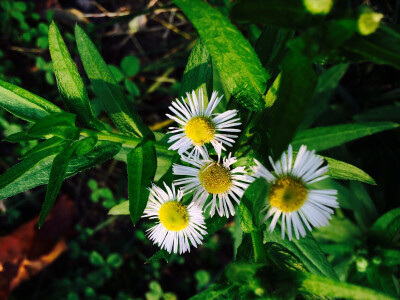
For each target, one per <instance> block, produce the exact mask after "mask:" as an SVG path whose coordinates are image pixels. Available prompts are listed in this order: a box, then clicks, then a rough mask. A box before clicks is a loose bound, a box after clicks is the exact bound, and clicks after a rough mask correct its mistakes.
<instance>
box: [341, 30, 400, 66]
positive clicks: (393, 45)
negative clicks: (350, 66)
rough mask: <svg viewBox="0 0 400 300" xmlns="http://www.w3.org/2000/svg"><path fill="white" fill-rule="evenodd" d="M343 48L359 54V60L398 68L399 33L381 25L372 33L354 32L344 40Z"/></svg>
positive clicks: (399, 58) (399, 63) (399, 64)
mask: <svg viewBox="0 0 400 300" xmlns="http://www.w3.org/2000/svg"><path fill="white" fill-rule="evenodd" d="M343 48H344V49H345V50H346V51H348V52H352V54H353V56H354V54H356V55H358V56H359V58H360V59H359V60H362V61H372V62H375V63H378V64H387V65H389V66H393V67H395V68H396V69H398V70H399V69H400V33H399V32H398V31H396V30H394V29H391V28H390V27H387V26H385V25H381V26H380V28H379V29H378V30H377V31H376V32H375V33H373V34H371V35H367V36H362V35H360V34H355V35H353V36H352V38H351V39H349V40H348V41H346V43H345V44H344V45H343Z"/></svg>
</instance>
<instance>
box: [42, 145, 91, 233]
mask: <svg viewBox="0 0 400 300" xmlns="http://www.w3.org/2000/svg"><path fill="white" fill-rule="evenodd" d="M83 144H89V145H93V138H86V139H83V140H79V141H76V142H74V143H72V144H71V145H70V146H69V147H68V148H66V149H64V150H63V151H61V152H60V153H59V154H57V155H56V157H55V158H54V161H53V165H52V167H51V171H50V175H49V183H48V185H47V191H46V196H45V198H44V202H43V204H42V209H41V211H40V215H39V222H38V223H39V228H40V227H42V225H43V223H44V221H45V220H46V218H47V216H48V214H49V212H50V210H51V208H52V207H53V204H54V202H55V201H56V197H57V195H58V192H59V191H60V188H61V184H62V182H63V181H64V179H65V175H66V173H67V167H68V163H69V161H70V159H71V157H72V156H73V155H74V154H75V153H76V150H77V149H78V148H79V147H81V146H82V145H83Z"/></svg>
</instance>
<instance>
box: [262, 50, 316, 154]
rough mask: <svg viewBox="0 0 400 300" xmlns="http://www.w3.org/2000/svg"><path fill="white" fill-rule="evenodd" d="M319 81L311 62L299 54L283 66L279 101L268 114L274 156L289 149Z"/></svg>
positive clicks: (290, 56)
mask: <svg viewBox="0 0 400 300" xmlns="http://www.w3.org/2000/svg"><path fill="white" fill-rule="evenodd" d="M316 84H317V77H316V74H315V72H314V70H313V66H312V64H311V61H309V60H308V59H307V58H305V57H303V56H302V55H300V54H298V53H291V54H289V55H288V56H287V57H286V58H285V60H284V61H283V64H282V73H281V79H280V84H279V89H278V97H277V99H276V101H275V103H274V105H273V106H272V108H271V109H270V110H269V112H268V116H269V118H268V121H267V122H268V127H267V128H269V131H270V135H271V147H272V150H273V153H274V156H278V155H280V154H281V152H282V151H283V150H284V149H286V148H287V145H288V144H289V142H290V141H291V140H292V138H293V136H294V134H295V132H296V129H297V127H298V126H299V124H300V122H301V120H302V117H303V114H304V111H305V110H306V108H307V105H308V102H309V101H310V100H311V97H312V94H313V92H314V88H315V86H316Z"/></svg>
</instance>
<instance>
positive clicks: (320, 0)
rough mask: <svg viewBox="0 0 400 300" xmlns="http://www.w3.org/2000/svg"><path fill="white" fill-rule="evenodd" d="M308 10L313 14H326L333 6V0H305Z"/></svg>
mask: <svg viewBox="0 0 400 300" xmlns="http://www.w3.org/2000/svg"><path fill="white" fill-rule="evenodd" d="M303 3H304V6H305V7H306V9H307V11H308V12H309V13H311V14H313V15H326V14H327V13H329V12H330V11H331V9H332V6H333V0H303Z"/></svg>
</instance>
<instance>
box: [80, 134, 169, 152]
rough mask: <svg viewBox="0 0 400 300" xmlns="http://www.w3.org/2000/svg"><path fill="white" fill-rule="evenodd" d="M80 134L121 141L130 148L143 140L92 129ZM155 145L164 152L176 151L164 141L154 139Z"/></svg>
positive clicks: (102, 139) (100, 139)
mask: <svg viewBox="0 0 400 300" xmlns="http://www.w3.org/2000/svg"><path fill="white" fill-rule="evenodd" d="M80 134H81V135H82V136H85V137H96V138H97V139H98V140H99V141H109V142H117V143H121V144H123V145H124V146H126V147H128V148H134V147H136V146H137V145H138V144H139V143H140V142H141V141H142V139H141V138H138V137H134V136H127V135H122V134H117V133H103V132H98V131H94V130H90V129H82V130H81V132H80ZM153 144H154V147H155V148H156V149H157V150H159V151H163V152H170V153H174V152H173V151H171V150H168V146H167V145H164V144H162V143H159V142H156V141H153Z"/></svg>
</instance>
